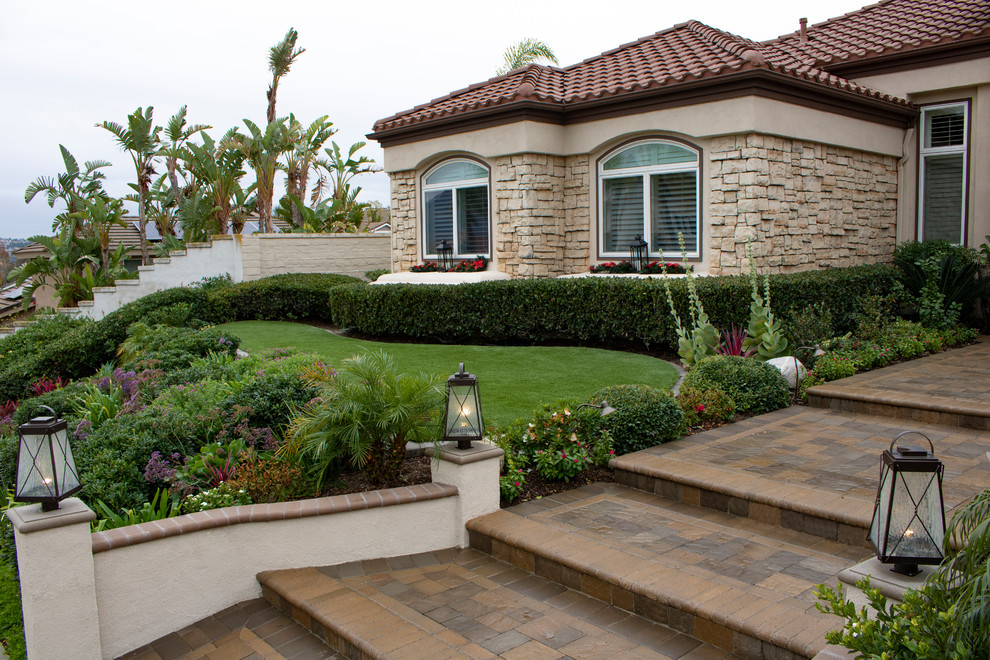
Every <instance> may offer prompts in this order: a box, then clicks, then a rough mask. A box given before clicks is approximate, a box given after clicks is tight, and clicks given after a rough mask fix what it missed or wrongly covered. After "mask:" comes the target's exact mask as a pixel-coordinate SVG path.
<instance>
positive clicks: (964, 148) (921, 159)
mask: <svg viewBox="0 0 990 660" xmlns="http://www.w3.org/2000/svg"><path fill="white" fill-rule="evenodd" d="M948 108H962V115H963V143H962V144H961V145H958V144H956V145H951V146H947V147H925V143H926V142H927V139H926V138H927V128H928V121H927V115H928V113H929V112H933V111H937V110H945V109H948ZM919 126H920V128H919V131H918V138H919V141H918V154H919V156H918V240H919V241H920V240H924V236H925V161H926V160H927V159H928V157H929V156H949V155H954V154H962V157H963V161H962V172H963V174H962V181H960V183H961V184H962V195H961V197H962V202H961V208H960V209H959V240H958V242H955V244H956V245H965V244H966V220H967V214H966V210H967V208H968V193H969V186H968V185H967V184H968V181H967V179H968V178H969V103H967V102H966V101H957V102H953V103H939V104H937V105H927V106H924V107H923V108H921V119H920V123H919Z"/></svg>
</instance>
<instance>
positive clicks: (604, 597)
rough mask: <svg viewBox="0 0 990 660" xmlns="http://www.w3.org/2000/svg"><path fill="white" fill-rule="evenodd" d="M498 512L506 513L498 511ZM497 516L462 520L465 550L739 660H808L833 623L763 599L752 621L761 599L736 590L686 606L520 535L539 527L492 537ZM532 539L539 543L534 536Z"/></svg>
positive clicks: (714, 587) (718, 587)
mask: <svg viewBox="0 0 990 660" xmlns="http://www.w3.org/2000/svg"><path fill="white" fill-rule="evenodd" d="M500 513H501V514H506V512H505V511H502V512H500ZM500 513H495V514H490V515H489V516H483V517H481V518H475V519H473V520H471V521H469V522H468V525H467V527H468V536H469V543H470V546H471V547H472V548H474V549H476V550H479V551H481V552H484V553H486V554H488V555H491V556H492V557H494V558H495V559H499V560H502V561H505V562H508V563H510V564H512V565H513V566H515V567H517V568H519V569H522V570H524V571H527V572H529V573H533V574H534V575H538V576H540V577H543V578H546V579H548V580H551V581H553V582H556V583H558V584H561V585H563V586H565V587H568V588H569V589H574V590H575V591H579V592H581V593H583V594H585V595H587V596H590V597H592V598H595V599H598V600H600V601H602V602H604V603H606V604H609V605H612V606H614V607H618V608H619V609H623V610H626V611H628V612H632V613H633V614H637V615H639V616H641V617H644V618H646V619H649V620H650V621H655V622H656V623H659V624H662V625H665V626H667V627H669V628H671V629H672V630H675V631H677V632H679V633H683V634H685V635H688V636H690V637H693V638H694V639H697V640H698V641H701V642H704V643H706V644H710V645H712V646H715V647H718V648H720V649H723V650H725V651H729V652H731V653H733V654H734V655H737V656H739V657H741V658H745V659H747V660H801V659H805V658H813V657H814V656H815V654H816V653H817V652H818V651H820V650H821V649H822V647H823V646H824V643H825V632H826V631H828V630H831V629H832V628H834V627H836V626H837V625H838V619H836V618H834V617H826V616H825V615H823V616H821V617H810V616H806V615H804V613H801V615H799V616H797V617H794V616H788V613H789V612H790V613H793V610H790V609H789V608H787V607H786V606H784V605H779V604H776V603H772V602H771V601H766V603H769V606H768V608H769V609H768V611H769V612H770V615H768V616H765V617H762V618H761V620H759V621H754V620H753V618H754V614H759V613H760V612H761V610H760V606H761V605H762V604H763V603H762V602H761V601H764V600H765V599H761V598H760V597H759V596H755V595H753V594H746V593H741V594H740V595H739V597H738V598H736V599H734V600H733V601H732V602H733V604H734V606H735V609H732V607H731V606H727V607H725V608H724V609H721V610H720V609H719V608H717V607H713V606H711V605H709V604H708V603H707V602H696V601H691V600H690V599H684V598H679V597H677V596H676V595H674V594H670V593H664V592H662V591H660V590H653V589H650V588H648V587H647V586H646V585H645V584H640V583H637V582H636V581H635V580H634V579H629V578H626V577H622V576H620V575H617V574H612V573H609V571H608V569H607V568H605V567H602V566H601V565H600V564H601V563H602V562H601V561H595V562H593V563H592V562H585V561H583V560H581V559H578V558H575V557H567V556H561V555H560V554H558V553H556V552H554V550H553V549H552V548H551V547H548V546H549V544H546V543H537V542H530V541H528V540H527V539H526V538H525V536H526V531H525V528H526V527H532V526H533V525H539V523H533V522H532V521H528V520H526V519H524V518H521V517H520V518H519V521H518V523H519V524H518V527H519V528H521V529H523V531H522V532H521V533H518V534H515V535H512V536H511V537H510V536H509V535H508V534H505V533H501V532H499V531H498V529H499V528H500V527H501V528H502V529H504V526H500V525H498V524H497V523H495V524H494V525H493V526H494V530H493V529H491V528H490V527H489V524H488V520H490V519H492V518H493V517H495V516H499V515H500ZM507 515H514V514H507ZM514 527H515V525H514ZM540 527H542V526H540ZM533 537H534V538H540V536H539V535H533ZM543 538H546V536H543ZM565 540H566V539H565ZM582 542H583V543H584V544H585V548H584V549H585V550H586V552H585V553H584V554H586V555H589V554H593V555H595V556H597V557H598V558H605V557H609V556H610V555H614V554H615V552H619V551H613V550H612V549H610V548H604V547H603V548H601V549H600V550H599V551H597V552H591V551H588V548H590V547H592V546H597V545H599V544H597V543H596V542H594V541H591V540H589V539H584V538H582ZM613 559H614V557H613ZM636 559H638V560H641V561H643V562H644V568H643V569H641V570H639V571H637V574H643V570H647V569H649V568H650V567H649V566H648V565H646V564H648V562H649V560H646V559H642V558H641V557H637V558H636ZM605 561H608V560H605ZM728 590H730V587H728V586H726V585H722V584H720V583H718V582H715V581H713V582H712V583H711V588H710V589H708V590H706V592H705V593H706V594H709V593H710V594H712V595H716V596H717V595H718V594H719V593H720V591H721V593H724V592H725V591H728ZM774 605H776V607H774Z"/></svg>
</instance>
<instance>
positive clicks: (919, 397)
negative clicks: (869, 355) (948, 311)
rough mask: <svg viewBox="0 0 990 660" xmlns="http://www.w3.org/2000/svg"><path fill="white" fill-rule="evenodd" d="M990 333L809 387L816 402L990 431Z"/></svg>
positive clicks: (820, 405)
mask: <svg viewBox="0 0 990 660" xmlns="http://www.w3.org/2000/svg"><path fill="white" fill-rule="evenodd" d="M988 368H990V337H987V336H983V337H980V341H979V343H976V344H972V345H970V346H964V347H962V348H958V349H953V350H950V351H945V352H943V353H936V354H935V355H929V356H926V357H923V358H920V359H917V360H910V361H908V362H901V363H900V364H895V365H893V366H890V367H885V368H883V369H877V370H875V371H867V372H864V373H861V374H856V375H855V376H850V377H849V378H843V379H841V380H837V381H833V382H830V383H825V384H823V385H818V386H816V387H813V388H811V389H810V390H809V391H808V395H809V396H808V401H809V404H810V405H812V406H818V407H823V408H829V407H830V408H835V409H838V410H848V411H853V412H861V413H867V414H871V415H882V416H889V417H897V418H901V419H906V420H912V421H914V422H920V423H935V424H944V425H950V426H964V427H968V428H976V429H982V430H990V375H988V373H990V372H988Z"/></svg>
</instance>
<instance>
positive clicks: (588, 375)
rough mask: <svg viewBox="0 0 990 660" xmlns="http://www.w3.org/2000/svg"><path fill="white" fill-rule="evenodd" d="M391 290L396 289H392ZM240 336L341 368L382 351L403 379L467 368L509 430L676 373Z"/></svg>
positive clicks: (544, 355)
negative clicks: (540, 410)
mask: <svg viewBox="0 0 990 660" xmlns="http://www.w3.org/2000/svg"><path fill="white" fill-rule="evenodd" d="M390 286H391V285H390ZM219 329H221V330H223V331H226V332H228V333H230V334H232V335H236V336H238V337H240V338H241V342H242V344H241V345H242V347H243V348H244V349H245V350H247V351H248V352H254V351H257V350H260V349H262V348H269V347H286V346H293V347H296V348H297V349H299V350H302V351H305V352H308V353H312V354H314V355H319V356H321V358H322V359H323V360H324V361H326V362H328V363H330V364H334V365H337V364H339V363H340V361H342V360H344V359H346V358H349V357H351V356H353V355H355V354H360V353H362V352H366V351H376V350H384V351H387V352H388V353H389V354H390V355H392V357H393V358H394V359H395V361H396V364H397V366H398V368H399V370H400V371H402V372H405V373H420V372H425V373H439V374H441V375H442V376H444V377H446V376H449V375H450V374H452V373H454V372H455V371H457V366H458V364H459V363H461V362H463V363H464V364H465V366H466V368H467V369H468V371H470V372H471V373H473V374H476V375H477V376H478V379H479V380H478V382H479V388H480V391H481V396H482V403H483V413H484V417H485V420H486V422H487V423H492V424H508V423H511V422H513V421H515V420H516V419H517V418H520V417H524V416H526V415H529V414H530V413H532V411H533V409H534V407H535V406H537V405H539V402H541V401H552V400H555V399H556V398H558V397H567V398H576V399H581V400H582V401H588V400H590V398H591V396H592V395H593V394H594V393H595V392H596V391H597V390H598V389H600V388H601V387H602V385H603V384H608V383H614V384H628V383H638V384H642V385H649V386H650V387H654V388H657V389H670V388H672V387H673V385H674V383H675V382H676V380H677V372H676V370H675V369H674V368H673V367H672V366H671V365H670V364H668V363H667V362H664V361H663V360H659V359H657V358H653V357H649V356H647V355H640V354H636V353H624V352H618V351H607V350H602V349H595V348H583V347H577V346H565V347H561V346H445V345H435V344H402V343H386V342H375V341H365V340H357V339H350V338H346V337H340V336H338V335H335V334H333V333H330V332H327V331H326V330H324V329H321V328H316V327H313V326H307V325H302V324H291V323H278V322H261V321H252V322H241V323H229V324H226V325H223V326H219Z"/></svg>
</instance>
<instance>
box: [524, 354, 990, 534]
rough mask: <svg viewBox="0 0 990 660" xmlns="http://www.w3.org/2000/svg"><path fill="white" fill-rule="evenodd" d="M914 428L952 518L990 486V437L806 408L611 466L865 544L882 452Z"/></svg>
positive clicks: (684, 493)
mask: <svg viewBox="0 0 990 660" xmlns="http://www.w3.org/2000/svg"><path fill="white" fill-rule="evenodd" d="M988 373H990V372H988ZM988 378H990V377H988ZM839 382H841V381H839ZM909 430H910V431H920V432H922V433H924V434H925V435H926V436H928V438H930V439H931V441H932V443H933V444H934V446H935V455H936V456H937V457H938V458H939V459H940V460H942V462H943V463H944V464H945V484H944V495H945V502H946V509H947V510H948V511H951V510H952V509H953V508H954V507H956V506H958V505H959V504H961V503H963V502H965V501H967V500H969V498H971V497H973V495H975V494H976V493H978V492H979V491H981V490H983V489H984V488H986V487H987V486H988V485H990V460H987V455H986V452H987V450H988V449H990V431H979V430H976V429H968V428H959V427H949V426H940V425H936V424H922V423H918V422H913V421H911V420H899V419H892V418H888V417H877V416H871V415H865V414H858V413H851V412H843V411H838V410H825V409H819V408H809V407H803V406H795V407H791V408H785V409H783V410H778V411H775V412H772V413H768V414H766V415H760V416H758V417H752V418H750V419H747V420H743V421H741V422H737V423H735V424H728V425H726V426H722V427H719V428H717V429H713V430H711V431H706V432H704V433H698V434H696V435H692V436H688V437H686V438H682V439H681V440H679V441H677V442H672V443H669V444H666V445H661V446H658V447H651V448H649V449H646V450H643V451H641V452H637V453H635V454H627V455H626V456H620V457H618V458H616V459H613V461H612V467H613V468H614V469H615V470H616V481H617V482H619V483H624V484H626V485H630V486H635V487H638V488H641V489H643V490H646V491H649V492H654V493H657V494H660V495H663V496H665V497H670V498H672V499H676V500H679V501H684V502H687V503H689V504H701V505H702V506H707V507H709V508H714V509H717V510H720V511H726V512H731V513H734V514H736V515H742V516H748V517H751V518H755V519H757V520H761V521H762V522H769V523H775V524H784V525H785V526H787V527H790V528H792V529H799V530H802V531H808V532H811V533H814V534H818V535H820V536H824V537H825V538H831V539H833V540H842V541H843V542H857V540H856V538H855V536H854V534H855V530H854V529H850V527H852V528H859V529H860V534H861V536H860V540H859V541H858V542H860V543H861V542H862V540H863V539H865V530H866V529H867V528H868V527H869V524H870V518H871V516H872V514H873V505H874V501H875V499H876V492H877V481H878V478H879V474H880V455H881V453H882V452H883V450H884V449H887V448H888V447H889V446H890V442H891V440H892V439H893V438H894V437H895V436H896V435H898V434H899V433H901V432H902V431H909ZM906 440H910V442H911V443H916V442H919V441H920V442H921V443H924V440H923V439H921V438H918V437H917V436H912V437H910V438H906ZM523 506H525V505H523ZM816 526H817V527H828V528H829V529H821V530H816V529H814V528H815V527H816Z"/></svg>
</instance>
